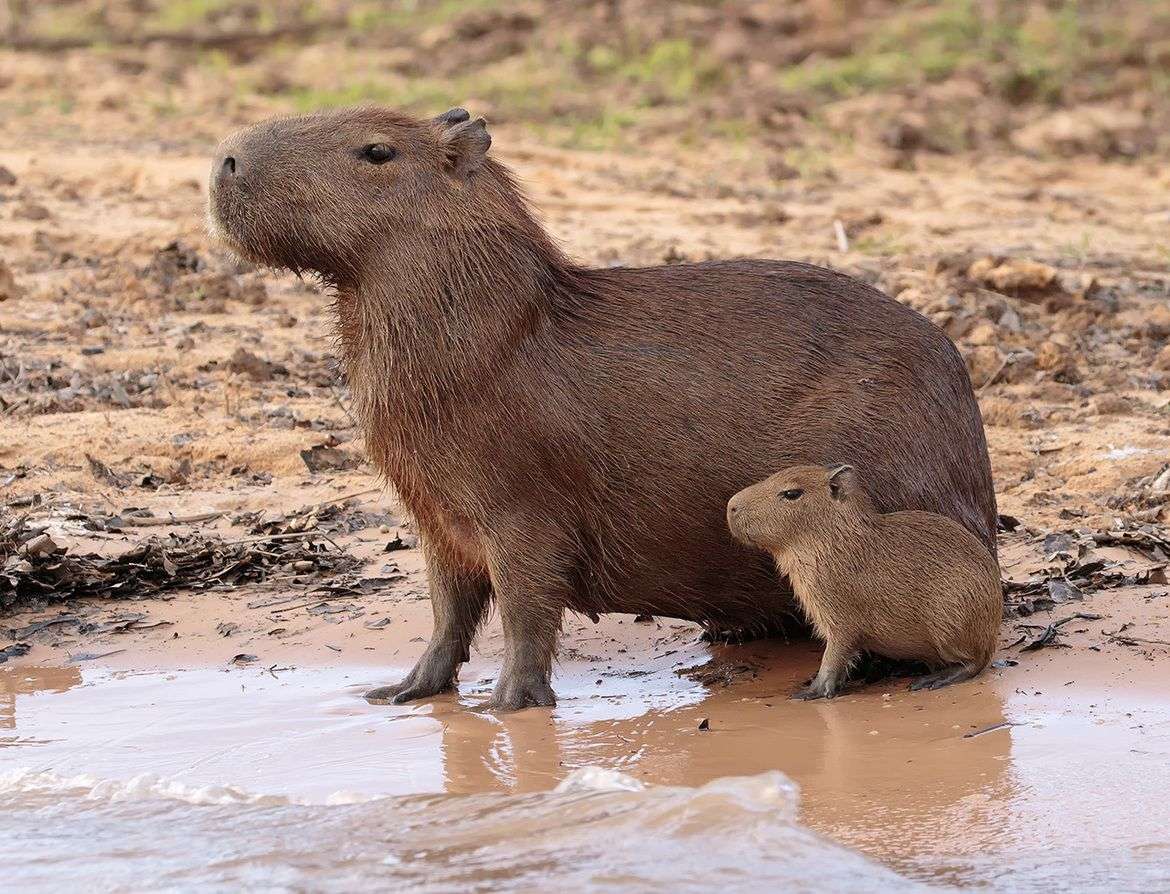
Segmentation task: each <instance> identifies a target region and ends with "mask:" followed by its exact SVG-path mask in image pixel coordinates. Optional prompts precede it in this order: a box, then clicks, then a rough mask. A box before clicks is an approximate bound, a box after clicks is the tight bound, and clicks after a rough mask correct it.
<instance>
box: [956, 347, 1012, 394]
mask: <svg viewBox="0 0 1170 894" xmlns="http://www.w3.org/2000/svg"><path fill="white" fill-rule="evenodd" d="M963 359H964V360H966V361H967V371H968V372H969V373H970V375H971V384H972V386H974V387H975V388H976V389H979V388H984V387H986V386H987V385H990V384H991V383H992V381H993V379H994V378H996V377H998V376H999V374H1000V373H1001V372H1002V371H1003V369H1004V355H1003V354H1002V353H1001V352H1000V350H999V348H997V347H995V346H994V345H979V346H976V347H974V348H972V349H971V350H969V351H965V352H964V353H963Z"/></svg>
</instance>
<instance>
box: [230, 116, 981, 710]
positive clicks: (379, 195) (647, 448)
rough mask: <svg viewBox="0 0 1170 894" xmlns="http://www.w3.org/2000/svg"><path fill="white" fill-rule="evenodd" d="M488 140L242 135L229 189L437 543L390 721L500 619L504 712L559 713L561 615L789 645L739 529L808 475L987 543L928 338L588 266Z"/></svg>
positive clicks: (431, 124) (715, 282) (952, 393)
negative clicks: (298, 281) (425, 604)
mask: <svg viewBox="0 0 1170 894" xmlns="http://www.w3.org/2000/svg"><path fill="white" fill-rule="evenodd" d="M489 142H490V139H489V138H488V137H487V131H486V129H485V128H484V126H483V122H482V121H481V120H480V121H469V120H467V115H466V113H463V112H460V111H459V110H453V112H451V113H447V114H446V115H444V116H440V118H438V119H435V120H433V121H420V120H415V119H412V118H408V117H405V116H403V115H401V114H399V113H396V112H392V111H388V110H384V109H371V108H366V109H352V110H344V111H339V112H332V113H323V114H319V115H310V116H307V117H302V118H292V119H285V120H278V121H272V122H268V123H265V124H260V125H257V126H255V127H253V128H250V129H248V130H245V131H242V132H241V133H238V134H236V135H235V136H233V137H231V138H230V139H229V140H227V141H226V142H225V143H224V145H223V146H221V148H220V154H219V157H218V159H217V161H216V163H215V167H214V168H213V174H212V186H211V217H212V221H213V224H214V225H215V226H216V228H217V229H218V230H219V231H220V233H221V234H222V235H223V237H224V238H225V240H226V241H227V242H228V243H229V244H230V245H231V246H233V247H234V248H235V249H236V250H237V251H239V252H240V253H241V254H243V255H245V256H247V257H249V258H252V259H254V260H256V261H259V262H262V263H265V264H271V265H277V266H283V267H289V268H292V269H294V270H312V271H316V272H317V273H318V274H319V275H320V276H321V277H322V278H323V279H324V280H325V281H326V282H328V283H329V284H330V285H331V286H332V287H333V288H334V289H335V291H336V294H337V309H338V316H339V320H340V343H341V352H342V357H343V360H344V368H345V370H346V373H347V375H348V379H349V383H350V386H351V388H352V390H353V393H354V396H355V405H356V408H357V411H358V414H359V417H360V420H361V422H362V424H363V426H364V428H365V432H366V438H367V443H368V448H369V453H370V455H371V457H372V459H373V461H374V462H375V463H376V465H377V466H378V468H380V469H381V470H382V471H383V472H384V473H385V474H386V476H387V477H388V479H389V480H390V482H391V483H392V484H393V485H394V487H395V488H396V490H397V492H398V494H399V495H400V497H401V499H402V500H403V501H404V503H405V504H406V506H407V507H408V508H409V510H410V511H411V512H412V513H413V514H414V516H415V517H416V519H417V522H418V525H419V530H420V533H421V537H422V541H423V544H424V549H425V551H426V558H427V564H428V572H429V577H430V584H431V598H432V602H433V605H434V612H435V633H434V636H433V637H432V639H431V642H430V645H429V646H428V648H427V650H426V652H425V654H424V655H423V657H422V658H421V659H420V660H419V662H418V664H417V666H416V667H415V669H414V670H413V671H412V672H411V674H410V675H409V676H408V677H407V679H406V680H405V681H404V682H403V683H402V684H399V685H398V686H395V687H388V688H386V689H384V690H380V691H378V692H376V693H373V694H372V696H373V697H374V698H375V699H377V700H383V699H389V698H393V699H394V700H396V701H405V700H409V699H412V698H421V697H425V696H429V695H433V694H434V693H436V692H439V691H441V690H443V689H447V688H450V687H451V686H452V685H453V681H454V679H455V676H456V673H457V670H458V666H459V663H460V662H461V661H464V660H466V656H467V649H468V646H469V644H470V642H471V639H472V637H473V635H474V633H475V631H476V629H477V627H478V625H479V623H480V622H481V620H482V619H483V617H484V615H485V613H486V612H487V609H488V605H489V602H490V601H492V600H494V602H495V604H496V606H497V607H498V610H499V612H500V615H501V620H502V622H503V628H504V637H505V660H504V667H503V670H502V672H501V675H500V677H499V680H498V682H497V685H496V690H495V694H494V696H493V702H492V703H493V705H495V706H497V707H501V708H519V707H523V706H525V705H530V704H551V703H553V700H554V698H553V693H552V690H551V688H550V686H549V675H550V669H551V663H552V659H553V655H554V652H555V647H556V640H557V636H558V633H559V629H560V624H561V617H562V614H563V612H564V610H565V609H569V610H573V611H577V612H582V613H587V614H595V613H599V612H650V613H654V614H659V615H665V616H672V617H679V618H686V619H693V620H696V621H702V622H707V623H710V624H712V625H718V626H721V627H729V628H747V629H755V630H765V629H768V628H772V627H775V626H776V625H777V624H779V623H780V622H781V620H782V619H783V618H784V617H785V616H786V614H787V613H789V612H791V609H792V604H791V601H790V599H788V598H786V597H785V596H784V595H783V594H782V592H781V590H780V589H779V588H778V587H777V581H776V576H775V572H774V570H773V569H772V568H771V566H770V563H768V562H766V561H754V562H753V561H752V560H751V559H750V557H749V556H746V555H745V553H744V551H743V550H742V548H741V547H740V546H738V545H737V544H735V543H734V542H733V541H732V539H731V537H730V536H729V535H728V532H727V529H726V526H725V525H724V523H723V514H724V507H725V504H726V501H727V498H728V497H729V496H731V494H733V493H734V492H735V491H737V490H739V489H740V488H742V487H743V486H745V485H746V484H748V483H749V482H751V481H756V480H759V479H760V478H761V477H763V475H765V474H766V473H767V471H768V470H770V469H775V468H779V467H781V466H785V465H790V464H792V463H796V462H825V461H828V460H829V459H830V458H835V457H845V458H848V459H850V460H852V461H855V462H858V463H861V464H864V466H865V467H866V468H867V469H870V470H871V474H872V484H873V493H874V498H875V500H876V502H877V503H878V505H879V506H881V507H882V508H883V509H903V508H915V509H930V510H934V511H938V512H941V513H944V514H947V515H949V516H951V517H953V518H955V519H957V520H958V521H960V522H962V523H963V524H964V525H966V526H968V527H969V528H970V529H971V530H972V531H973V532H975V533H976V534H977V535H978V536H979V537H981V538H983V539H984V541H985V542H986V543H987V544H988V545H989V546H990V545H993V544H994V536H995V535H994V531H995V518H996V515H995V497H994V493H993V491H992V484H991V475H990V469H989V464H988V459H987V449H986V445H985V442H984V436H983V427H982V423H981V421H980V418H979V410H978V407H977V405H976V403H975V399H974V397H973V395H972V392H971V385H970V382H969V381H968V378H967V373H966V370H965V368H964V366H963V362H962V360H961V358H960V357H959V355H958V352H957V351H956V350H955V348H954V346H953V345H952V344H951V343H950V342H949V341H948V340H947V338H946V337H945V336H944V335H943V334H942V333H941V332H939V330H937V329H936V328H935V327H934V326H932V325H931V324H930V323H929V322H927V321H926V320H925V319H923V318H922V317H920V316H919V315H918V314H916V313H914V312H913V311H912V310H910V309H908V308H906V307H903V306H902V305H900V304H898V303H897V302H895V301H892V300H891V299H889V298H887V297H886V296H884V295H882V294H881V293H879V292H877V291H875V290H874V289H871V288H869V287H868V286H866V285H864V284H862V283H860V282H858V281H856V280H854V279H850V278H849V277H847V276H843V275H841V274H839V273H834V272H832V271H829V270H824V269H821V268H818V267H813V266H809V265H807V264H799V263H794V262H784V261H728V262H715V263H705V264H694V265H679V266H671V267H658V268H650V269H607V270H596V269H587V268H584V267H581V266H578V265H577V264H574V263H572V262H571V261H570V260H568V259H567V258H566V257H565V255H564V254H563V253H562V252H561V251H560V250H559V249H558V248H557V247H556V246H555V245H554V244H553V243H552V242H551V240H550V239H549V238H548V236H547V235H546V234H545V232H544V230H543V229H542V228H541V226H540V225H539V224H538V223H537V222H536V220H535V219H534V218H533V216H532V214H531V213H530V211H529V209H528V207H527V204H526V202H525V200H524V198H523V196H522V195H521V193H520V191H519V190H518V188H517V187H516V184H515V183H514V181H513V180H512V177H511V175H510V174H509V172H508V170H507V169H506V168H504V167H503V165H501V164H499V163H497V162H495V161H493V160H492V159H491V158H490V157H489V156H487V155H485V152H486V150H487V145H488V143H489ZM370 144H389V145H393V146H394V147H395V148H396V149H397V152H398V154H397V157H395V158H394V159H393V160H391V161H388V162H385V163H384V164H374V163H372V162H371V161H369V160H366V157H365V156H363V154H362V153H363V147H365V146H368V145H370ZM229 156H230V157H231V159H232V161H231V164H230V165H227V164H226V162H225V160H226V158H227V157H229ZM229 167H230V168H231V170H229Z"/></svg>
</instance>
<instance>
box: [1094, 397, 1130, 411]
mask: <svg viewBox="0 0 1170 894" xmlns="http://www.w3.org/2000/svg"><path fill="white" fill-rule="evenodd" d="M1093 410H1094V412H1096V414H1097V415H1098V416H1129V415H1131V414H1132V413H1133V402H1132V401H1130V399H1129V398H1127V397H1122V396H1121V395H1120V394H1106V395H1102V396H1101V397H1099V398H1097V399H1096V400H1095V401H1093Z"/></svg>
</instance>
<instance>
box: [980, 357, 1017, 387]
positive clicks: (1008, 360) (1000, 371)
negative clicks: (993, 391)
mask: <svg viewBox="0 0 1170 894" xmlns="http://www.w3.org/2000/svg"><path fill="white" fill-rule="evenodd" d="M1011 362H1012V361H1011V358H1010V357H1005V358H1004V359H1003V363H1001V364H1000V365H999V369H997V370H996V371H995V372H993V373H992V374H991V375H990V376H988V377H987V381H986V382H984V383H983V384H982V385H980V386H979V392H980V393H982V392H984V391H986V390H987V389H988V388H990V387H991V386H992V385H994V384H995V383H996V381H997V380H998V379H999V377H1000V376H1002V375H1003V371H1004V370H1005V369H1007V368H1008V366H1009V365H1011Z"/></svg>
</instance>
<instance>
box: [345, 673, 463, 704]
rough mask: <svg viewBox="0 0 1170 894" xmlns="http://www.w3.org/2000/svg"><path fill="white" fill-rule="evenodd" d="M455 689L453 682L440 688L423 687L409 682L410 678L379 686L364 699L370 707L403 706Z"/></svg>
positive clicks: (432, 686) (433, 686)
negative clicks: (390, 684)
mask: <svg viewBox="0 0 1170 894" xmlns="http://www.w3.org/2000/svg"><path fill="white" fill-rule="evenodd" d="M454 688H455V683H454V681H451V682H448V683H446V684H445V685H442V686H435V685H433V684H432V685H423V684H419V683H412V682H410V678H409V677H408V678H407V679H405V680H403V681H402V682H401V683H398V684H396V685H394V686H379V687H378V688H377V689H371V690H370V691H369V692H367V693H366V694H365V699H366V701H368V702H369V703H370V704H371V705H405V704H406V703H407V702H412V701H415V700H417V699H420V698H430V697H431V696H432V695H438V694H439V693H440V692H447V691H448V690H450V689H454Z"/></svg>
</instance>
